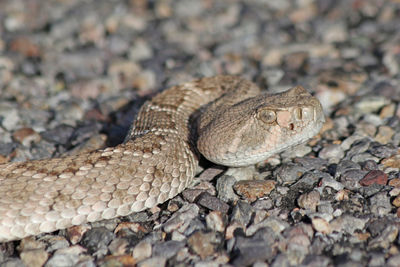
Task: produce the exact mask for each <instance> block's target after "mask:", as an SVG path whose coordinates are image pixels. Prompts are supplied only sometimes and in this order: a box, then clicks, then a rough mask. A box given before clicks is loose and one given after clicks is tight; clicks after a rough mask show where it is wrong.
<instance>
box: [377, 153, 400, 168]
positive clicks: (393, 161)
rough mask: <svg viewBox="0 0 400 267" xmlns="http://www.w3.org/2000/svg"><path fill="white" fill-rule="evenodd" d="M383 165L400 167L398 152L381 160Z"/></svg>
mask: <svg viewBox="0 0 400 267" xmlns="http://www.w3.org/2000/svg"><path fill="white" fill-rule="evenodd" d="M381 163H382V164H383V165H385V167H389V168H397V169H400V154H397V155H393V156H391V157H390V158H386V159H384V160H382V162H381Z"/></svg>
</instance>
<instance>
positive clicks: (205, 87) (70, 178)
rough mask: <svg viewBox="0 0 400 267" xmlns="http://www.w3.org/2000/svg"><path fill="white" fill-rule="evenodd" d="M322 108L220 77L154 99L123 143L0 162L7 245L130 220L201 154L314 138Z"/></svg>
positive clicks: (265, 153)
mask: <svg viewBox="0 0 400 267" xmlns="http://www.w3.org/2000/svg"><path fill="white" fill-rule="evenodd" d="M323 122H324V115H323V111H322V107H321V104H320V103H319V101H318V100H317V99H316V98H315V97H313V96H311V95H310V94H309V93H308V92H307V91H306V90H305V89H303V88H302V87H299V86H298V87H294V88H292V89H290V90H288V91H286V92H283V93H278V94H274V95H271V94H266V93H263V94H260V89H259V88H258V87H257V86H256V85H255V84H254V83H252V82H250V81H247V80H245V79H242V78H239V77H235V76H215V77H209V78H202V79H198V80H194V81H192V82H188V83H184V84H181V85H177V86H174V87H171V88H169V89H167V90H164V91H163V92H161V93H159V94H158V95H156V96H155V97H154V98H153V99H151V100H150V101H147V102H146V103H145V104H144V105H143V106H142V108H141V110H140V111H139V114H138V116H137V118H136V120H135V121H134V123H133V125H132V127H131V129H130V131H129V133H128V135H127V137H126V139H125V141H124V142H123V143H122V144H120V145H118V146H115V147H109V148H106V149H103V150H96V151H92V152H89V153H83V154H79V155H74V156H66V157H61V158H52V159H44V160H34V161H28V162H13V163H6V164H2V165H0V241H10V240H18V239H21V238H24V237H27V236H31V235H37V234H40V233H46V232H52V231H55V230H58V229H64V228H67V227H70V226H73V225H80V224H83V223H86V222H94V221H98V220H102V219H110V218H114V217H117V216H124V215H128V214H130V213H132V212H138V211H142V210H144V209H147V208H151V207H154V206H155V205H157V204H159V203H163V202H165V201H166V200H168V199H170V198H172V197H174V196H176V195H177V194H178V193H180V192H181V191H183V190H184V189H185V188H186V187H187V186H188V185H189V184H190V183H191V181H192V179H193V176H194V174H195V170H196V168H197V164H198V160H199V156H200V155H199V153H198V151H200V152H201V154H202V155H203V156H205V157H206V158H207V159H209V160H210V161H213V162H215V163H217V164H222V165H226V166H233V167H239V166H245V165H251V164H255V163H257V162H260V161H262V160H264V159H266V158H268V157H270V156H271V155H273V154H275V153H278V152H280V151H282V150H284V149H287V148H289V147H291V146H294V145H296V144H299V143H302V142H304V141H306V140H308V139H309V138H311V137H312V136H314V135H315V134H317V133H318V132H319V130H320V128H321V126H322V124H323Z"/></svg>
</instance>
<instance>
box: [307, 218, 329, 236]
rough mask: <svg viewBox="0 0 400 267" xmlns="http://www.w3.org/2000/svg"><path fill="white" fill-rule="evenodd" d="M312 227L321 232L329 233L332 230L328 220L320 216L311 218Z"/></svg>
mask: <svg viewBox="0 0 400 267" xmlns="http://www.w3.org/2000/svg"><path fill="white" fill-rule="evenodd" d="M311 223H312V226H313V228H314V229H315V230H316V231H317V232H320V233H322V234H330V233H331V232H332V228H331V226H330V225H329V222H327V221H326V220H324V219H322V218H318V217H314V218H313V219H312V220H311Z"/></svg>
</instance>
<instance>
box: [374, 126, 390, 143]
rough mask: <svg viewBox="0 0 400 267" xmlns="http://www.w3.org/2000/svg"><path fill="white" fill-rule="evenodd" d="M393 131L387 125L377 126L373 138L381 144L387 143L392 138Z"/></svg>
mask: <svg viewBox="0 0 400 267" xmlns="http://www.w3.org/2000/svg"><path fill="white" fill-rule="evenodd" d="M394 134H395V131H394V130H393V129H392V128H391V127H389V126H385V125H382V126H379V128H378V133H377V134H376V136H375V140H376V141H378V142H379V143H381V144H387V143H389V142H390V140H391V139H392V137H393V135H394Z"/></svg>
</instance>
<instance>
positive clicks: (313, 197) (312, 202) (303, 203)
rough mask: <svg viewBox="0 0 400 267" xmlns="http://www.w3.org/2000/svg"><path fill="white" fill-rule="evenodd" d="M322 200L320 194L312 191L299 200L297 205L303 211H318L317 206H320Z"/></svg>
mask: <svg viewBox="0 0 400 267" xmlns="http://www.w3.org/2000/svg"><path fill="white" fill-rule="evenodd" d="M320 199H321V196H320V195H319V193H318V192H317V191H311V192H309V193H306V194H302V195H301V196H300V197H299V198H298V200H297V203H298V204H299V206H300V207H301V208H303V209H307V210H312V211H316V209H317V205H318V204H319V201H320Z"/></svg>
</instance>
